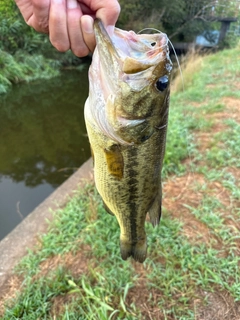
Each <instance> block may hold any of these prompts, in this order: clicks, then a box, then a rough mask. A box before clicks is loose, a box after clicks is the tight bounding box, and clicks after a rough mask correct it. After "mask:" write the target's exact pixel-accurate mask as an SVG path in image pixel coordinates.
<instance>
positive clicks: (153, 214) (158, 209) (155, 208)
mask: <svg viewBox="0 0 240 320" xmlns="http://www.w3.org/2000/svg"><path fill="white" fill-rule="evenodd" d="M148 214H149V217H150V221H151V223H152V225H153V227H156V226H157V225H158V224H159V222H160V219H161V215H162V190H161V188H160V190H159V192H158V193H157V195H156V197H155V199H154V201H153V204H152V206H151V207H150V209H149V210H148Z"/></svg>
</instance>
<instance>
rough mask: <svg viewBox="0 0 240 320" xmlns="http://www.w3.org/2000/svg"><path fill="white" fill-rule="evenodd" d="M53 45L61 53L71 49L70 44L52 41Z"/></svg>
mask: <svg viewBox="0 0 240 320" xmlns="http://www.w3.org/2000/svg"><path fill="white" fill-rule="evenodd" d="M50 42H51V44H52V45H53V46H54V47H55V48H56V49H57V50H58V51H60V52H66V51H68V50H69V49H70V46H69V44H67V43H63V42H60V41H55V40H51V39H50Z"/></svg>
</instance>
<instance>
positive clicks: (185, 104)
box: [2, 49, 240, 320]
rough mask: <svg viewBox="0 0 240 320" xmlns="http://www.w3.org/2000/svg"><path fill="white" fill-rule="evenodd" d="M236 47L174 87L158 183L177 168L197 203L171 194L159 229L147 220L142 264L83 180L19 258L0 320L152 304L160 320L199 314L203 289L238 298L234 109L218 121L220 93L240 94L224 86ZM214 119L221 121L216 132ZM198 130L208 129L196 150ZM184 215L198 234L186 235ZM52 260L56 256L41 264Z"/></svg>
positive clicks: (239, 221)
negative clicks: (171, 204) (16, 281)
mask: <svg viewBox="0 0 240 320" xmlns="http://www.w3.org/2000/svg"><path fill="white" fill-rule="evenodd" d="M238 50H239V49H238ZM236 54H237V50H236V49H232V50H225V51H222V52H219V53H217V54H215V55H213V56H207V57H205V58H204V59H202V62H201V68H200V69H198V70H197V73H196V74H194V76H193V77H192V78H191V77H190V78H191V85H187V86H186V90H185V91H184V92H175V93H174V94H173V95H172V99H171V112H170V120H169V132H168V138H167V150H166V157H165V162H164V179H165V180H164V184H168V182H169V181H173V180H174V177H175V178H176V177H177V176H178V178H179V177H181V178H182V179H185V181H186V190H185V189H182V187H180V189H179V193H181V192H184V193H188V192H189V190H190V189H191V190H190V191H191V192H192V193H189V194H190V195H192V194H198V195H199V194H200V195H201V196H200V197H199V199H198V201H197V202H193V203H192V202H191V201H190V200H191V199H190V198H191V197H190V196H189V199H188V197H186V198H184V200H181V199H180V200H179V199H178V197H176V198H174V199H173V201H175V202H179V206H178V207H177V209H173V211H171V210H170V209H169V208H164V210H163V211H164V212H163V218H162V220H161V224H160V226H159V227H158V228H153V227H152V226H151V224H149V223H146V231H147V234H148V258H147V259H146V261H145V262H144V264H143V266H140V265H137V263H133V262H132V261H131V260H128V261H123V260H122V259H121V258H120V253H119V227H118V224H117V221H116V219H115V218H114V217H112V216H110V215H109V214H107V213H106V212H105V211H104V209H103V206H102V203H101V200H100V197H99V196H98V194H97V192H96V190H95V189H94V187H93V186H91V185H89V186H86V187H85V188H84V189H83V190H80V191H78V192H76V195H75V196H74V197H73V198H72V199H71V200H70V201H69V203H68V204H67V205H66V207H65V208H64V209H62V210H60V211H57V212H56V213H54V221H53V223H51V224H50V228H49V230H48V232H47V233H46V234H44V235H42V236H41V240H40V244H39V246H38V247H36V248H35V249H34V250H33V251H30V252H29V253H28V255H26V257H25V258H24V259H23V260H22V261H21V263H20V264H19V265H18V267H17V269H16V273H17V274H18V275H20V276H21V277H22V279H23V283H22V287H21V289H20V291H19V293H18V294H17V297H15V298H14V299H13V300H8V301H6V309H5V314H4V315H3V317H2V319H3V320H8V319H26V320H30V319H33V320H35V319H64V320H65V319H100V320H107V319H129V320H134V319H136V320H137V319H146V318H147V317H149V314H150V315H151V317H152V319H154V318H155V315H156V314H155V312H156V310H157V311H158V316H159V317H160V319H164V320H165V319H167V320H173V319H176V320H179V319H182V320H195V319H197V315H198V312H199V310H201V308H207V305H208V301H207V298H206V295H204V294H203V292H205V293H207V294H210V293H212V292H227V293H228V295H229V296H230V297H231V299H232V301H233V303H234V301H235V304H237V303H239V301H240V272H239V265H240V255H239V242H240V239H239V238H240V236H239V225H240V209H239V207H238V203H239V198H240V193H239V184H238V183H239V182H238V177H237V175H236V176H235V174H234V172H239V171H237V170H239V154H240V149H239V148H240V145H239V134H240V132H239V124H238V123H237V121H236V119H233V118H232V117H231V116H232V114H231V113H230V112H229V116H228V117H227V118H226V119H224V120H219V119H218V117H217V115H218V114H219V113H220V112H226V111H227V110H226V108H227V106H226V105H225V103H224V102H223V100H222V98H223V97H230V96H231V97H232V98H234V99H239V94H238V93H237V91H234V90H233V91H232V92H233V94H232V95H230V92H231V90H232V88H233V87H234V83H235V81H236V79H237V77H238V75H239V73H240V65H239V63H238V61H237V60H236V59H235V57H236ZM234 59H235V60H234ZM233 63H235V65H234V67H233V66H232V64H233ZM229 73H231V74H232V76H230V75H229ZM209 84H211V85H214V90H213V89H211V90H210V88H209ZM223 87H224V89H223ZM196 102H197V106H196ZM234 112H236V110H235V111H234ZM218 124H223V128H224V130H222V131H218V132H215V131H214V128H215V127H216V125H218ZM199 133H205V134H208V135H209V139H210V138H211V144H210V145H209V147H208V148H207V149H206V150H201V152H199V149H198V147H197V146H198V139H200V138H199V137H201V135H199ZM184 160H188V161H184ZM188 175H190V176H191V175H195V176H196V177H198V176H201V178H202V179H203V183H200V182H199V183H198V182H197V181H196V183H195V184H194V186H191V184H187V179H188ZM169 178H171V179H170V180H168V179H169ZM200 181H201V180H200ZM215 183H217V188H219V189H217V191H216V190H215V189H214V187H212V185H214V184H215ZM219 190H220V191H219ZM214 192H217V194H216V193H214ZM221 195H225V197H227V198H226V199H225V198H222V197H223V196H222V197H221ZM167 197H169V199H170V198H171V197H173V196H172V194H171V193H169V194H167ZM224 199H225V201H223V200H224ZM174 210H178V211H177V212H175V211H174ZM184 210H185V211H184ZM182 211H184V212H186V211H187V214H188V220H186V219H187V218H182V216H181V214H182ZM173 216H174V217H175V218H174V217H173ZM186 223H188V225H190V226H191V227H192V228H193V230H195V231H196V232H195V234H194V235H191V234H190V235H189V234H188V231H186V229H185V224H186ZM200 224H201V226H202V229H198V226H199V225H200ZM202 230H205V232H206V235H207V239H208V240H204V239H206V238H204V231H202ZM54 259H55V260H54ZM48 261H50V262H51V261H52V263H50V264H49V267H48V268H47V269H44V267H43V266H44V265H45V264H47V263H48ZM54 261H55V262H54ZM78 266H80V267H81V266H82V268H83V269H81V268H80V271H79V270H78ZM194 301H198V304H197V305H195V304H194ZM56 306H57V307H58V308H57V309H56ZM54 316H56V317H54ZM218 319H219V318H216V320H218Z"/></svg>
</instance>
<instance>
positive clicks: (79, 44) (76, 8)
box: [67, 0, 89, 57]
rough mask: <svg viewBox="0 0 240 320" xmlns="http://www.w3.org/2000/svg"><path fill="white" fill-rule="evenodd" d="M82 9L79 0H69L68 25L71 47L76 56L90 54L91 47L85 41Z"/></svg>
mask: <svg viewBox="0 0 240 320" xmlns="http://www.w3.org/2000/svg"><path fill="white" fill-rule="evenodd" d="M81 16H82V10H81V8H80V5H79V3H78V2H77V0H67V27H68V36H69V40H70V47H71V50H72V51H73V53H74V54H75V55H76V56H79V57H83V56H86V55H88V53H89V49H88V47H87V45H86V43H85V42H84V37H83V34H82V30H81V24H80V19H81Z"/></svg>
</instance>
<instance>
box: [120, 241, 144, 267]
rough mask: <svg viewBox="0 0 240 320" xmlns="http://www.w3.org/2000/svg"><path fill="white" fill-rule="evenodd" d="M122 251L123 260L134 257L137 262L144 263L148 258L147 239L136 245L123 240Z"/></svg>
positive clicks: (121, 243) (121, 242)
mask: <svg viewBox="0 0 240 320" xmlns="http://www.w3.org/2000/svg"><path fill="white" fill-rule="evenodd" d="M120 250H121V257H122V259H123V260H127V258H129V257H131V256H132V257H133V259H134V260H135V261H138V262H141V263H143V262H144V260H145V259H146V257H147V239H146V237H145V238H144V239H141V240H139V241H138V242H135V243H132V242H131V241H126V240H122V239H121V240H120Z"/></svg>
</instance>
